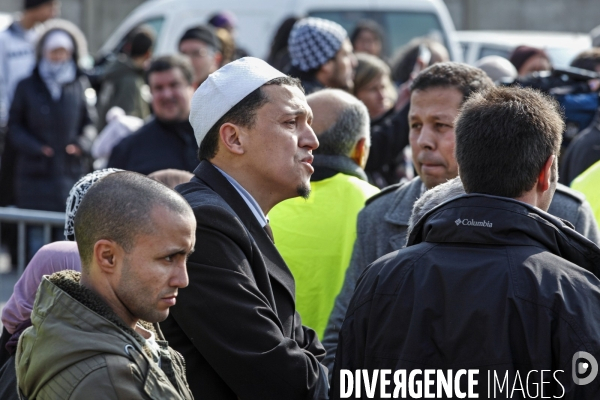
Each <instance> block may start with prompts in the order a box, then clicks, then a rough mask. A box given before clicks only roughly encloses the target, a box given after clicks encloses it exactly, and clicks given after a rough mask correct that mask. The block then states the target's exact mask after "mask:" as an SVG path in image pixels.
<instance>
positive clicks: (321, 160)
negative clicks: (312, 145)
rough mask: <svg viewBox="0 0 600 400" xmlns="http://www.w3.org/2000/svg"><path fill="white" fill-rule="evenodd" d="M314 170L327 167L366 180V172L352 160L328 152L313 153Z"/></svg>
mask: <svg viewBox="0 0 600 400" xmlns="http://www.w3.org/2000/svg"><path fill="white" fill-rule="evenodd" d="M312 165H313V166H314V167H315V170H318V169H321V168H327V169H331V170H334V171H335V172H339V173H342V174H344V175H350V176H354V177H356V178H358V179H362V180H363V181H367V180H368V178H367V174H365V171H364V170H363V169H362V168H361V167H360V166H359V165H358V164H356V163H355V162H354V161H352V160H351V159H350V158H348V157H346V156H333V155H328V154H315V159H314V161H313V163H312Z"/></svg>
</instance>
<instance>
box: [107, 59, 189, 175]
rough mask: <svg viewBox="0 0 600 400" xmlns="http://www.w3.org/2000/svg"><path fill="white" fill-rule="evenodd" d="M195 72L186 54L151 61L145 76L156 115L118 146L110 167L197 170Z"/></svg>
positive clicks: (113, 153) (137, 169)
mask: <svg viewBox="0 0 600 400" xmlns="http://www.w3.org/2000/svg"><path fill="white" fill-rule="evenodd" d="M193 74H194V73H193V70H192V66H191V64H190V62H189V60H187V59H186V58H184V57H183V56H163V57H160V58H157V59H156V60H154V61H152V63H151V64H150V67H149V68H148V71H147V73H146V76H147V80H148V86H150V92H151V94H152V110H153V111H154V115H155V118H153V119H151V120H150V121H148V122H147V123H146V124H145V125H144V126H142V127H141V128H140V129H139V130H138V131H137V132H135V133H134V134H133V135H131V136H128V137H126V138H125V139H123V140H122V141H121V142H120V143H119V144H118V145H117V146H115V148H114V149H113V151H112V153H111V156H110V159H109V161H108V168H119V169H124V170H128V171H134V172H139V173H141V174H146V175H148V174H151V173H152V172H155V171H159V170H162V169H169V168H172V169H181V170H184V171H190V172H191V171H193V170H194V168H195V167H196V165H197V164H198V160H197V158H196V152H197V149H198V146H197V145H196V141H195V139H194V131H193V129H192V126H191V125H190V122H189V121H188V117H189V115H190V101H191V99H192V96H193V95H194V87H193V86H192V85H193V80H194V77H193Z"/></svg>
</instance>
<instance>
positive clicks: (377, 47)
mask: <svg viewBox="0 0 600 400" xmlns="http://www.w3.org/2000/svg"><path fill="white" fill-rule="evenodd" d="M383 41H384V34H383V29H382V28H381V26H380V25H379V24H378V23H377V22H375V21H373V20H369V19H365V20H362V21H358V23H357V24H356V28H354V31H352V34H351V35H350V42H352V46H353V47H354V52H355V53H366V54H371V55H373V56H375V57H381V52H382V50H383Z"/></svg>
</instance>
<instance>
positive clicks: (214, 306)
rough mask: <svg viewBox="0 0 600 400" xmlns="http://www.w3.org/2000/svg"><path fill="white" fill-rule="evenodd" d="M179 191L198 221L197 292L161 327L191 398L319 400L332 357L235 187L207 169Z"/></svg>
mask: <svg viewBox="0 0 600 400" xmlns="http://www.w3.org/2000/svg"><path fill="white" fill-rule="evenodd" d="M194 174H195V177H194V178H192V180H191V181H190V182H189V183H185V184H183V185H179V186H178V187H177V191H178V192H179V193H181V194H182V195H183V196H184V197H185V199H186V200H187V201H188V202H189V203H190V205H191V206H192V209H193V210H194V214H195V216H196V221H197V229H196V251H195V252H194V253H193V254H192V255H191V256H190V258H189V260H188V264H187V267H188V274H189V279H190V284H189V286H188V287H187V288H185V289H182V290H181V291H180V292H179V296H178V298H177V304H176V305H175V306H174V307H171V310H170V315H169V317H168V318H167V320H166V321H164V322H163V323H161V329H162V331H163V333H164V334H165V337H166V338H167V340H168V341H169V344H170V345H171V346H172V347H173V348H174V349H176V350H177V351H179V352H180V353H181V354H183V356H184V357H185V359H186V363H187V378H188V383H189V385H190V388H191V389H192V393H193V394H194V398H195V399H196V400H201V399H210V400H218V399H232V400H236V399H237V398H238V396H239V398H242V399H244V400H251V399H257V400H267V399H273V400H275V399H282V400H283V399H286V400H294V399H322V398H326V394H327V374H326V369H324V368H323V367H321V366H320V364H319V361H320V360H321V359H322V358H323V357H324V356H325V350H324V348H323V346H322V345H321V343H320V342H319V339H318V338H317V335H316V333H315V332H314V331H313V330H312V329H310V328H306V327H304V326H302V322H301V320H300V315H299V314H298V313H297V312H296V310H295V284H294V278H293V276H292V274H291V272H290V270H289V269H288V267H287V266H286V264H285V262H284V261H283V259H282V258H281V256H280V255H279V253H278V252H277V249H276V248H275V246H274V245H273V243H272V242H271V240H270V239H269V237H268V236H267V234H266V233H265V231H264V230H263V228H262V227H261V225H260V224H259V223H258V221H257V220H256V218H255V217H254V215H253V214H252V212H251V210H250V209H249V208H248V206H247V205H246V203H245V202H244V200H243V199H242V197H241V196H240V195H239V194H238V192H237V191H236V189H235V188H234V187H233V186H232V185H231V184H230V183H229V182H228V181H227V180H226V178H225V177H224V176H223V175H222V174H221V173H220V172H219V171H218V170H217V169H216V168H215V167H213V166H212V164H210V163H209V162H207V161H203V162H201V163H200V165H199V166H198V168H197V169H196V170H195V171H194Z"/></svg>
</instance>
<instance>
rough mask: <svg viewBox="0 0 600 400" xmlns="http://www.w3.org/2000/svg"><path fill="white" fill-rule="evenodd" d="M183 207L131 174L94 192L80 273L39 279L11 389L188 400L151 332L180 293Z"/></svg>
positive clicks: (175, 359) (82, 217)
mask: <svg viewBox="0 0 600 400" xmlns="http://www.w3.org/2000/svg"><path fill="white" fill-rule="evenodd" d="M195 227H196V224H195V222H194V216H193V214H192V210H191V209H190V207H189V206H188V204H187V203H186V202H185V201H184V200H183V199H182V198H181V196H179V195H178V194H177V193H175V192H174V191H172V190H170V189H168V188H167V187H166V186H163V185H162V184H160V183H158V182H155V181H153V180H151V179H149V178H146V177H144V176H142V175H140V174H137V173H134V172H117V173H114V174H111V175H108V176H106V177H104V178H102V179H100V180H99V181H98V182H96V183H95V184H94V186H93V187H92V188H91V189H90V190H89V191H88V192H87V194H86V195H85V197H84V199H83V200H82V202H81V205H80V207H79V210H78V212H77V216H76V217H75V238H76V241H77V246H78V248H79V255H80V257H81V265H82V273H81V274H79V273H77V272H74V271H62V272H57V273H55V274H53V275H51V276H50V277H48V276H46V277H44V278H43V280H42V283H41V285H40V288H39V289H38V293H37V297H36V301H35V304H34V307H33V312H32V314H31V322H32V326H31V327H30V328H28V329H27V330H25V332H24V333H23V334H22V335H21V337H20V339H19V344H18V346H17V353H16V361H15V364H16V370H17V385H18V388H19V391H20V394H21V396H22V397H24V398H27V399H29V400H33V399H73V400H75V399H84V398H85V399H89V400H95V399H98V400H100V399H103V400H104V399H115V400H116V399H142V398H143V399H147V398H150V399H157V400H158V399H179V400H191V399H193V396H192V394H191V392H190V389H189V387H188V385H187V382H186V379H185V373H184V369H185V367H184V365H185V364H184V361H183V358H182V357H181V355H180V354H178V353H177V352H175V351H174V350H172V349H171V348H169V347H168V345H167V343H166V342H165V341H164V337H163V336H162V333H161V331H160V329H159V328H158V324H155V325H154V326H153V325H152V324H151V323H157V322H159V321H162V320H164V319H165V318H166V317H167V315H168V313H169V307H170V306H172V305H173V304H175V302H176V298H177V293H178V289H179V288H183V287H185V286H187V283H188V277H187V273H186V265H185V261H186V258H187V256H188V255H189V254H190V253H191V251H192V250H193V246H194V242H195V236H194V231H195Z"/></svg>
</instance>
